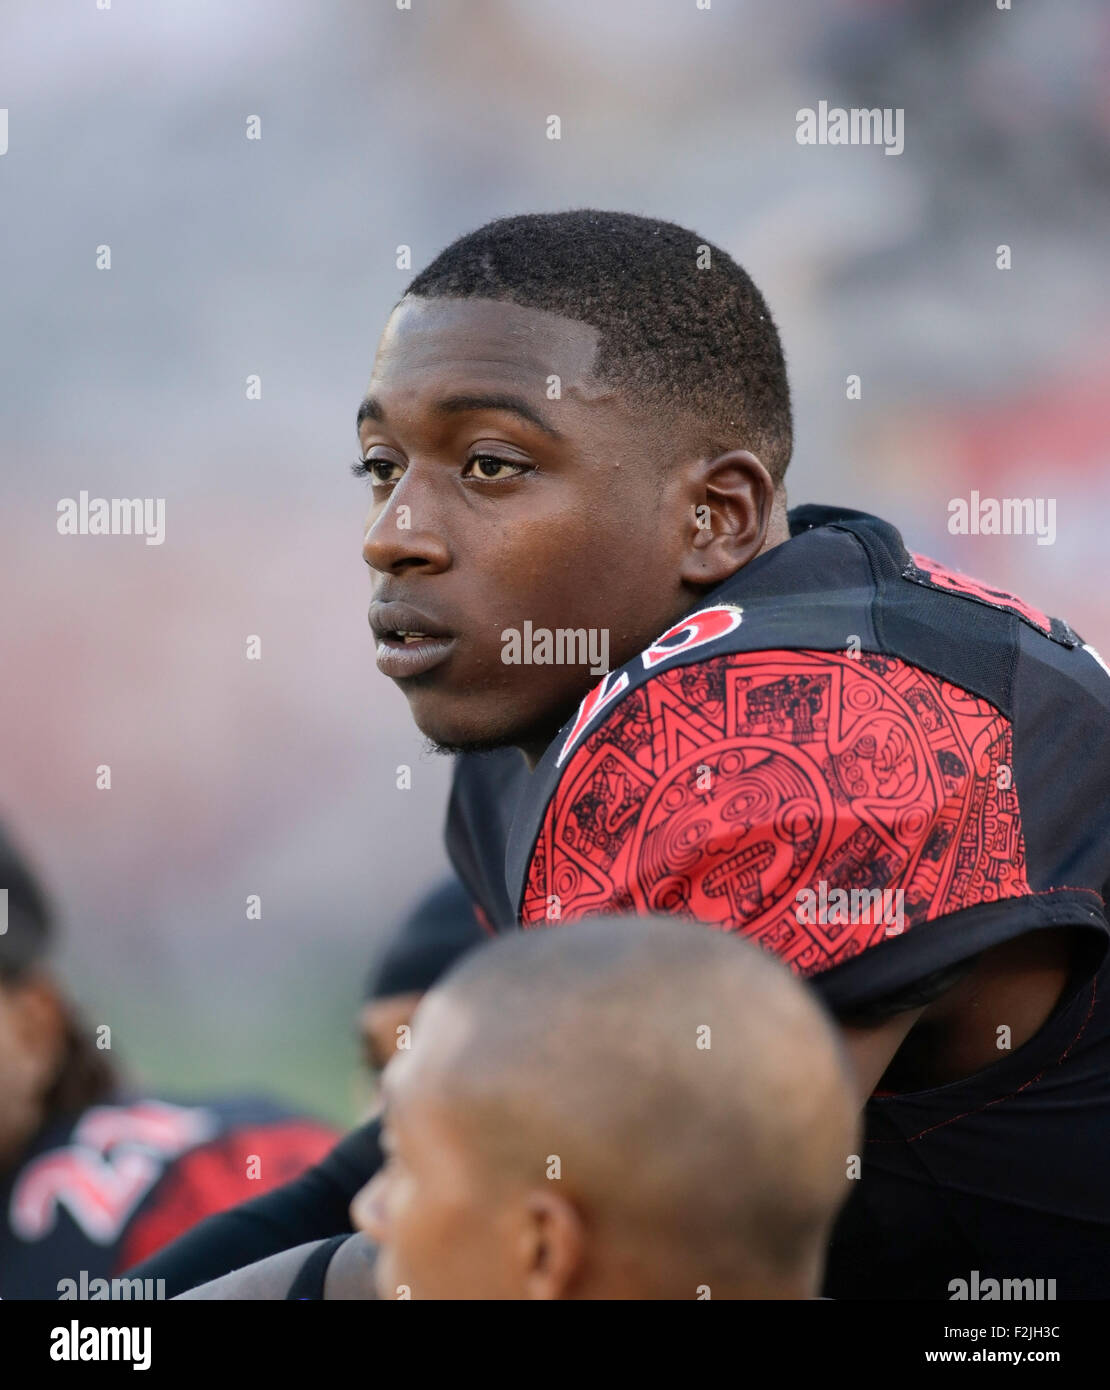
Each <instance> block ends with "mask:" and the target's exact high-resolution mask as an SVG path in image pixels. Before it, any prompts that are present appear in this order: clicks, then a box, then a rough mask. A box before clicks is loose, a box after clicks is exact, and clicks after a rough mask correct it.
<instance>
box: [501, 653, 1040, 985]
mask: <svg viewBox="0 0 1110 1390" xmlns="http://www.w3.org/2000/svg"><path fill="white" fill-rule="evenodd" d="M822 882H823V883H824V884H825V885H826V888H827V889H828V890H829V891H831V890H833V889H836V888H842V889H847V890H852V889H879V890H884V889H891V890H902V893H903V895H904V896H903V904H904V919H905V926H906V929H907V930H908V929H910V928H911V927H912V926H914V925H915V924H919V923H921V922H923V921H927V920H931V919H934V918H937V917H940V916H942V915H943V914H946V913H951V912H956V911H959V910H960V909H961V908H966V907H971V906H974V905H976V904H979V903H988V902H994V901H997V900H999V899H1003V898H1012V897H1018V896H1021V895H1023V894H1028V893H1029V892H1030V891H1031V889H1030V886H1029V884H1028V882H1027V880H1026V876H1025V845H1024V841H1023V837H1022V831H1021V819H1020V811H1019V807H1018V798H1017V791H1016V789H1015V787H1014V785H1013V777H1012V755H1011V729H1010V724H1009V721H1008V720H1007V719H1006V718H1004V717H1003V715H1002V714H1000V713H999V711H998V710H997V709H996V708H995V707H994V706H993V705H991V704H989V703H987V701H985V700H981V699H979V698H978V697H976V696H974V695H970V694H969V693H968V692H966V691H964V690H961V689H960V688H959V687H957V686H954V685H951V684H950V683H948V682H947V681H944V680H941V679H939V678H938V677H936V676H933V675H930V674H929V673H928V672H925V671H922V670H919V669H918V668H917V667H915V666H911V665H908V664H907V663H905V662H903V661H899V660H897V659H895V658H892V657H886V656H881V655H874V654H867V653H861V654H860V655H858V656H852V657H850V656H848V655H847V654H845V653H840V652H816V651H793V652H791V651H774V652H734V653H729V654H726V655H724V656H719V657H715V658H712V659H710V660H703V661H699V662H696V663H692V664H689V665H686V666H680V667H675V668H672V669H670V670H666V671H662V672H660V673H659V674H657V675H655V676H653V677H652V679H651V680H649V681H647V682H646V683H645V684H644V685H642V686H640V687H639V688H638V689H636V690H635V691H633V692H632V693H631V694H629V695H627V696H625V697H624V699H623V700H621V701H620V703H619V704H617V705H616V706H615V707H614V708H613V710H612V711H611V712H610V713H609V714H608V716H607V718H605V720H604V722H603V723H602V724H601V725H600V727H599V728H597V729H596V730H595V731H594V732H592V733H591V734H589V735H588V736H587V737H586V738H584V739H583V741H582V743H581V745H580V746H579V748H578V749H577V750H576V751H575V752H574V753H573V755H572V756H571V757H570V758H569V759H568V762H567V766H566V768H565V769H564V771H563V775H562V777H561V778H560V780H559V783H558V785H557V787H556V789H555V792H554V794H553V796H552V799H551V801H550V803H549V804H548V807H547V810H546V812H545V815H544V819H543V823H542V826H541V829H540V833H539V836H538V838H537V841H536V844H535V848H534V850H533V853H532V858H531V862H530V865H529V870H528V878H527V883H526V885H525V891H524V896H523V903H522V908H521V921H522V924H523V925H524V926H526V927H528V926H540V925H551V924H553V922H554V921H568V920H575V919H579V918H583V917H589V916H596V915H600V914H605V913H610V912H630V911H631V912H648V913H651V912H660V913H666V914H670V915H677V916H686V917H689V918H691V919H693V920H696V921H700V922H705V923H707V924H709V925H712V926H718V927H721V928H722V929H725V930H735V931H739V932H741V933H743V935H744V936H745V937H748V938H749V939H751V940H753V941H755V942H757V943H758V944H759V945H761V946H763V947H765V948H766V949H768V950H770V951H773V952H774V954H775V955H777V956H779V957H780V958H781V959H782V960H784V961H786V962H787V963H788V964H789V965H790V966H791V967H792V968H793V969H794V970H795V971H796V972H797V973H799V974H803V975H809V974H813V973H816V972H818V971H821V970H826V969H828V968H829V967H831V966H832V965H836V964H839V963H841V962H842V961H845V960H847V959H849V958H850V957H852V956H855V955H858V954H860V952H862V951H864V950H866V949H867V948H868V947H869V946H871V945H874V944H876V943H877V942H878V941H880V940H881V939H883V937H884V935H885V934H886V928H885V927H884V925H883V923H882V922H881V921H879V922H875V923H874V924H873V923H871V922H870V921H868V922H859V921H857V922H855V923H852V922H849V921H844V922H840V921H836V922H835V923H834V922H832V921H829V922H823V923H821V922H817V923H804V922H800V921H799V915H800V914H799V913H798V910H797V904H798V898H797V894H798V893H799V890H802V889H816V888H817V886H818V885H819V884H820V883H822ZM801 915H803V916H804V915H805V914H801ZM830 916H835V914H830Z"/></svg>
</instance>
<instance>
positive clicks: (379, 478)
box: [351, 459, 405, 483]
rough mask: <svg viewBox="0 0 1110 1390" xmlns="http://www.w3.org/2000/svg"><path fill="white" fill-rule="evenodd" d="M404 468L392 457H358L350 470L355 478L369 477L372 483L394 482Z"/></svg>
mask: <svg viewBox="0 0 1110 1390" xmlns="http://www.w3.org/2000/svg"><path fill="white" fill-rule="evenodd" d="M404 471H405V470H404V468H403V467H402V466H401V464H399V463H395V462H394V461H393V460H392V459H359V460H358V462H357V463H353V464H351V472H352V473H354V475H355V477H357V478H369V479H370V481H371V482H373V483H395V482H396V481H397V479H398V478H399V477H400V476H401V474H402V473H403V472H404Z"/></svg>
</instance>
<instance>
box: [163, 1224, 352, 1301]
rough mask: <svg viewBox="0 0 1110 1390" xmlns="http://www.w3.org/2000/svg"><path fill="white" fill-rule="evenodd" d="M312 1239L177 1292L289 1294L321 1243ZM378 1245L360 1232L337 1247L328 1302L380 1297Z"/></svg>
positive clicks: (256, 1296) (252, 1296)
mask: <svg viewBox="0 0 1110 1390" xmlns="http://www.w3.org/2000/svg"><path fill="white" fill-rule="evenodd" d="M323 1243H324V1242H322V1241H309V1242H308V1243H307V1244H305V1245H298V1246H296V1247H295V1248H294V1249H292V1250H282V1251H281V1252H279V1253H278V1254H276V1255H270V1256H268V1257H267V1258H266V1259H264V1260H259V1261H257V1262H256V1263H255V1264H252V1265H247V1266H246V1267H245V1268H243V1269H236V1270H233V1271H232V1272H231V1273H230V1274H224V1275H222V1276H221V1277H220V1278H219V1279H213V1280H211V1281H210V1282H209V1283H207V1284H201V1285H200V1287H199V1288H196V1289H190V1290H189V1291H188V1292H187V1293H182V1294H178V1295H177V1298H178V1300H180V1301H193V1300H195V1301H216V1302H271V1301H273V1300H284V1299H286V1298H288V1297H289V1295H290V1292H291V1291H292V1288H293V1283H294V1281H295V1280H296V1278H297V1276H298V1274H300V1273H301V1271H302V1269H303V1268H304V1265H305V1261H306V1260H308V1259H309V1258H310V1257H311V1256H312V1255H313V1253H314V1252H315V1251H316V1250H317V1249H318V1248H319V1247H320V1245H322V1244H323ZM374 1258H375V1248H374V1246H372V1245H371V1244H369V1242H368V1241H366V1240H365V1239H364V1238H363V1237H362V1236H360V1235H353V1236H351V1237H350V1238H349V1239H347V1240H345V1241H344V1242H343V1244H342V1245H340V1246H339V1247H338V1249H337V1250H336V1251H335V1253H334V1254H333V1255H332V1257H331V1259H330V1260H329V1262H328V1266H327V1273H326V1275H325V1277H324V1299H325V1300H326V1301H327V1302H355V1301H357V1302H366V1301H367V1300H372V1299H376V1298H377V1297H378V1294H377V1290H376V1288H375V1286H374Z"/></svg>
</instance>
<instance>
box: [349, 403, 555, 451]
mask: <svg viewBox="0 0 1110 1390" xmlns="http://www.w3.org/2000/svg"><path fill="white" fill-rule="evenodd" d="M435 410H436V411H437V412H438V413H439V414H440V415H462V414H465V413H466V412H467V411H474V410H502V411H504V412H505V413H506V414H507V415H517V416H519V417H520V419H522V420H527V421H528V423H529V424H530V425H535V427H536V429H538V430H542V431H543V433H544V434H546V435H548V436H549V437H550V438H552V439H559V440H561V439H562V437H563V436H562V435H561V434H560V433H559V431H558V430H557V429H556V428H555V426H554V425H553V424H551V422H550V421H549V420H547V419H545V418H544V416H543V415H541V414H540V412H539V411H538V410H537V409H536V408H535V406H534V405H531V404H530V403H529V402H528V401H526V400H525V399H524V398H523V396H514V395H512V393H511V392H503V391H501V392H493V393H491V394H488V395H486V394H482V395H466V394H460V395H456V396H445V397H444V398H443V400H441V401H437V402H436V404H435ZM364 420H376V421H378V422H379V423H384V421H385V411H384V410H383V409H382V404H381V402H380V401H379V400H378V399H377V397H376V396H367V397H366V398H365V400H364V401H363V402H362V404H361V405H360V406H359V408H358V415H357V416H356V418H355V428H356V429H359V428H361V426H362V423H363V421H364Z"/></svg>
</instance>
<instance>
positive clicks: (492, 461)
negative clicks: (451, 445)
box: [463, 454, 528, 480]
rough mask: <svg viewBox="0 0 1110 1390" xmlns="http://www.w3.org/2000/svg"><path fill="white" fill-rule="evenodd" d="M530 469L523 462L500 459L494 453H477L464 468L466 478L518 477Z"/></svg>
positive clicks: (495, 478)
mask: <svg viewBox="0 0 1110 1390" xmlns="http://www.w3.org/2000/svg"><path fill="white" fill-rule="evenodd" d="M527 471H528V469H527V468H526V467H525V465H524V464H523V463H510V462H509V460H508V459H499V458H497V457H496V456H495V455H494V454H475V455H474V457H473V458H472V459H468V460H467V464H466V467H465V468H464V469H463V477H464V478H491V479H494V480H497V479H500V478H516V477H519V475H520V474H521V473H526V472H527Z"/></svg>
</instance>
